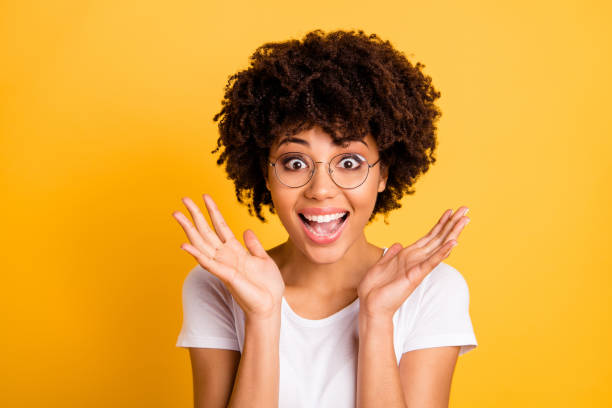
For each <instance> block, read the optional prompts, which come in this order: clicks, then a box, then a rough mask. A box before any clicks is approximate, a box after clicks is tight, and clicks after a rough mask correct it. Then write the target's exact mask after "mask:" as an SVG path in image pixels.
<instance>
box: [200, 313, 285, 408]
mask: <svg viewBox="0 0 612 408" xmlns="http://www.w3.org/2000/svg"><path fill="white" fill-rule="evenodd" d="M277 320H278V321H276V319H273V320H269V321H253V320H250V321H246V322H245V323H246V324H245V326H246V327H245V345H244V350H243V353H242V356H241V355H240V352H239V351H236V350H224V349H215V348H197V347H190V348H189V355H190V357H191V367H192V372H193V405H194V408H204V407H206V408H209V407H210V408H213V407H215V408H223V407H250V406H256V407H278V386H279V360H278V343H279V341H278V340H279V334H280V314H279V318H278V319H277ZM232 389H233V391H232Z"/></svg>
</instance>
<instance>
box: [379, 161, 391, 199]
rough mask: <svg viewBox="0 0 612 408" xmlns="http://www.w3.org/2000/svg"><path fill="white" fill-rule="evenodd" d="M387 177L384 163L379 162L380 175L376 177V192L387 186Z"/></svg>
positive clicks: (387, 171)
mask: <svg viewBox="0 0 612 408" xmlns="http://www.w3.org/2000/svg"><path fill="white" fill-rule="evenodd" d="M387 178H389V169H388V168H387V166H385V165H384V164H382V163H381V164H380V177H379V179H378V192H379V193H382V192H383V191H385V188H386V187H387Z"/></svg>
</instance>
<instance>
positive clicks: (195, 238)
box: [172, 211, 215, 257]
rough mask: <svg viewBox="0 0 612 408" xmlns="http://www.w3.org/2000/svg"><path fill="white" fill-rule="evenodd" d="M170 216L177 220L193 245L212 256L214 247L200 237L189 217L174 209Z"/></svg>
mask: <svg viewBox="0 0 612 408" xmlns="http://www.w3.org/2000/svg"><path fill="white" fill-rule="evenodd" d="M172 216H173V217H174V219H175V220H177V221H178V223H179V224H180V225H181V227H183V231H185V234H186V235H187V238H189V242H191V244H192V245H193V246H195V247H196V248H197V249H198V250H199V251H200V252H203V253H204V254H207V255H208V256H211V257H212V256H214V253H215V248H214V247H212V246H211V245H210V244H209V243H207V242H206V241H205V240H204V239H203V238H202V236H201V235H200V232H199V231H198V230H197V229H196V228H195V227H194V226H193V224H191V221H189V219H188V218H187V217H186V216H185V215H184V214H183V213H182V212H180V211H175V212H173V213H172Z"/></svg>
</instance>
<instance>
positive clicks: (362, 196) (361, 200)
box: [348, 183, 378, 220]
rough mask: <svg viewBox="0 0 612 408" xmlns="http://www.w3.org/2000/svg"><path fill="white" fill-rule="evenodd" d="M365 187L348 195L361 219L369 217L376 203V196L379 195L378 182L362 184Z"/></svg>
mask: <svg viewBox="0 0 612 408" xmlns="http://www.w3.org/2000/svg"><path fill="white" fill-rule="evenodd" d="M361 187H362V188H363V189H361V188H360V189H358V191H353V192H351V194H350V195H348V198H349V200H350V202H351V203H352V206H353V208H354V209H355V212H356V214H355V215H357V216H358V218H359V219H366V220H367V219H368V218H369V217H370V214H371V213H372V211H373V210H374V206H375V205H376V197H377V196H378V184H377V183H371V184H367V185H363V186H361Z"/></svg>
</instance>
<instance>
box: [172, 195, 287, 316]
mask: <svg viewBox="0 0 612 408" xmlns="http://www.w3.org/2000/svg"><path fill="white" fill-rule="evenodd" d="M203 198H204V203H205V204H206V208H207V210H208V214H209V215H210V219H211V221H212V224H213V226H214V229H215V230H214V231H213V230H212V229H211V228H210V226H209V225H208V222H207V221H206V219H205V218H204V215H203V214H202V213H201V212H200V209H199V208H198V206H197V205H196V204H195V203H194V202H193V201H192V200H191V199H190V198H184V199H183V203H184V204H185V206H186V207H187V209H188V210H189V212H190V213H191V216H192V218H193V220H194V222H195V226H194V225H193V224H192V223H191V222H190V221H189V219H188V218H187V217H186V216H185V215H183V214H182V213H181V212H180V211H175V212H174V213H172V215H173V216H174V218H175V219H176V220H177V221H178V222H179V224H180V225H181V226H182V227H183V230H184V231H185V233H186V234H187V237H188V238H189V241H190V242H191V244H182V245H181V248H182V249H184V250H185V251H187V252H189V253H190V254H191V255H193V256H194V258H195V259H196V260H197V261H198V263H199V264H200V265H201V266H202V267H203V268H205V269H206V270H208V271H209V272H211V273H212V274H214V275H215V276H217V277H218V278H219V279H220V280H221V281H222V282H223V283H224V284H225V286H226V287H227V288H228V290H229V291H230V293H231V294H232V296H233V297H234V299H236V301H237V302H238V304H239V305H240V307H241V308H242V310H243V311H244V313H245V315H246V316H248V317H252V318H268V317H271V315H272V314H273V313H274V312H275V311H276V310H278V309H279V308H280V304H281V301H282V296H283V293H284V290H285V284H284V282H283V278H282V276H281V274H280V271H279V269H278V266H277V265H276V263H275V262H274V260H273V259H272V258H271V257H270V256H269V255H268V254H267V252H266V251H265V250H264V248H263V247H262V245H261V243H260V242H259V240H258V239H257V237H256V236H255V233H254V232H253V231H251V230H246V231H245V232H244V242H245V245H246V247H247V248H246V249H245V248H244V246H242V244H241V243H240V242H239V241H238V240H237V239H236V237H235V236H234V234H233V233H232V231H231V230H230V228H229V227H228V225H227V223H226V222H225V220H224V218H223V216H222V215H221V212H220V211H219V209H218V207H217V205H216V204H215V202H214V201H213V199H212V198H211V197H210V196H209V195H207V194H204V195H203ZM247 249H248V251H247Z"/></svg>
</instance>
